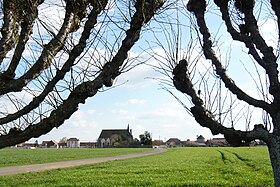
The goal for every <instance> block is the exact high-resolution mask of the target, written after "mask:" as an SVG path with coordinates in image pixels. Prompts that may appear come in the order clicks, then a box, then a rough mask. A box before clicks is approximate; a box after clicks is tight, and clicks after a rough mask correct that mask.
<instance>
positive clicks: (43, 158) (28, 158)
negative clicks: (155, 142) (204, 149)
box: [0, 148, 151, 167]
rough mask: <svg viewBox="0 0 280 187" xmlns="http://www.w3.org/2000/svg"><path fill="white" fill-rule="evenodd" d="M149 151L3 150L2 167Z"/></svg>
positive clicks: (0, 165) (0, 161) (0, 151)
mask: <svg viewBox="0 0 280 187" xmlns="http://www.w3.org/2000/svg"><path fill="white" fill-rule="evenodd" d="M149 150H151V149H144V148H143V149H139V148H135V149H132V148H115V149H101V148H94V149H78V148H77V149H1V150H0V167H5V166H18V165H27V164H39V163H46V162H57V161H66V160H76V159H84V158H97V157H105V156H116V155H121V154H129V153H135V152H143V151H149Z"/></svg>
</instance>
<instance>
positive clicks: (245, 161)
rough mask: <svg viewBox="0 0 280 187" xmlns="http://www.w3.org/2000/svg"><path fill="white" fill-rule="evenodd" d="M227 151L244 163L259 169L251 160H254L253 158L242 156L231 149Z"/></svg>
mask: <svg viewBox="0 0 280 187" xmlns="http://www.w3.org/2000/svg"><path fill="white" fill-rule="evenodd" d="M226 151H227V152H229V153H231V154H233V155H234V156H235V157H236V158H237V159H238V160H239V161H241V162H242V163H244V164H245V165H246V166H248V167H250V168H251V169H253V170H257V168H256V166H255V165H254V164H252V163H250V162H252V160H251V159H248V158H244V157H242V156H240V154H238V153H236V152H232V151H229V150H226Z"/></svg>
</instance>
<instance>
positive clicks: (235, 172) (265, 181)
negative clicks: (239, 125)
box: [0, 147, 273, 187]
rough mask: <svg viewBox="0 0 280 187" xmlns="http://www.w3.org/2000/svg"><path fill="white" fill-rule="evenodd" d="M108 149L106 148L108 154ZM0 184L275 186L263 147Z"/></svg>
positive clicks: (200, 151) (172, 155) (195, 151)
mask: <svg viewBox="0 0 280 187" xmlns="http://www.w3.org/2000/svg"><path fill="white" fill-rule="evenodd" d="M108 151H109V150H108ZM0 184H1V185H2V186H36V187H37V186H259V187H260V186H273V177H272V170H271V165H270V161H269V157H268V151H267V149H266V148H265V147H253V148H250V149H249V148H247V147H243V148H176V149H169V150H168V151H167V152H165V153H162V154H159V155H153V156H148V157H142V158H134V159H128V160H118V161H112V162H107V163H101V164H96V165H86V166H80V167H76V168H71V169H59V170H53V171H46V172H40V173H31V174H22V175H14V176H7V177H0Z"/></svg>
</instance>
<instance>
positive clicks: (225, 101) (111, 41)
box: [0, 0, 280, 186]
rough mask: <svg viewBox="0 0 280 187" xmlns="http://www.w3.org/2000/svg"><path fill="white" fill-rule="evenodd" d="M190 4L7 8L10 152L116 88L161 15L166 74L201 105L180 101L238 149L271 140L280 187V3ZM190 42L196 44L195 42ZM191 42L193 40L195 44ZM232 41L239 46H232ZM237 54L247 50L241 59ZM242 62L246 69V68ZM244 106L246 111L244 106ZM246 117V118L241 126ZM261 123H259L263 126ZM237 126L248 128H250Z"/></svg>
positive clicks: (1, 122)
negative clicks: (136, 48)
mask: <svg viewBox="0 0 280 187" xmlns="http://www.w3.org/2000/svg"><path fill="white" fill-rule="evenodd" d="M180 2H181V1H163V0H135V1H122V0H120V1H107V0H98V1H92V0H79V1H78V0H64V1H59V2H55V3H54V2H52V1H50V0H49V1H48V0H45V1H44V0H28V1H16V0H3V1H1V2H0V3H1V6H0V8H1V14H0V18H1V39H0V96H1V109H0V134H1V136H0V147H1V148H3V147H6V146H9V145H14V144H17V143H20V142H24V141H26V140H29V139H30V138H33V137H38V136H40V135H42V134H45V133H47V132H49V131H51V130H52V129H53V128H55V127H59V126H60V125H62V124H63V122H64V121H65V120H67V119H68V118H70V116H71V115H72V114H73V113H74V112H75V111H77V110H78V106H79V104H81V103H85V101H86V99H87V98H89V97H93V96H94V95H96V93H97V92H98V90H99V89H101V88H102V87H110V86H112V84H113V81H114V79H115V78H116V77H117V76H118V75H120V74H121V73H123V72H125V71H127V70H128V69H129V67H128V66H129V65H131V61H130V60H129V59H127V58H128V51H130V50H131V48H132V46H134V45H135V43H136V42H137V41H138V40H139V38H140V33H141V30H142V28H143V27H144V26H145V25H147V24H148V23H149V22H150V21H151V19H152V18H153V17H154V15H155V14H157V13H160V14H159V15H164V16H162V17H160V16H159V18H161V19H165V20H159V21H158V24H161V27H160V28H162V32H155V33H153V34H154V35H153V36H154V37H157V35H159V33H164V34H165V35H164V36H165V38H166V39H167V43H165V44H166V45H165V44H164V42H163V43H160V42H162V41H163V40H162V39H163V38H162V36H163V35H160V39H159V40H157V42H158V44H159V46H160V47H163V48H164V52H165V53H166V54H165V56H164V57H166V58H165V59H164V60H162V58H161V59H160V58H157V59H160V60H161V63H160V66H159V69H161V70H163V71H162V72H163V73H164V74H165V75H167V76H168V77H169V78H171V80H172V83H173V84H174V86H175V88H176V89H177V90H179V91H180V92H182V93H184V94H186V95H188V98H189V101H190V103H191V106H190V105H189V104H184V102H183V101H182V100H181V99H179V98H178V97H176V98H177V99H178V100H181V103H182V104H184V107H185V108H186V110H187V111H188V112H189V113H190V114H191V115H193V117H194V118H195V119H196V121H197V122H198V123H199V124H200V125H201V126H203V127H207V128H209V129H210V130H211V132H212V133H213V134H214V135H215V134H219V133H220V134H224V136H225V138H226V139H227V141H228V142H229V143H231V144H232V145H234V146H239V145H240V144H241V143H242V142H244V141H245V142H247V141H252V140H254V139H260V140H263V141H264V142H266V144H267V145H268V148H269V153H270V158H271V163H272V167H273V171H274V178H275V185H276V186H280V175H279V173H280V92H279V90H280V82H279V70H278V55H279V41H280V34H279V33H280V31H279V28H280V2H279V1H277V0H270V1H260V0H257V1H254V0H214V1H207V2H206V1H205V0H189V1H188V3H187V5H185V4H183V5H181V4H180ZM183 2H184V1H183ZM164 3H165V5H166V6H165V8H164V9H163V8H162V7H163V6H164ZM51 10H55V12H56V13H57V14H54V11H51ZM111 10H113V11H111ZM168 11H171V12H172V11H173V12H174V11H175V12H177V13H175V15H176V16H174V17H172V18H170V17H169V15H172V14H169V12H168ZM164 12H168V13H166V14H165V13H164ZM173 15H174V14H173ZM213 16H214V17H213ZM207 18H209V19H207ZM213 18H214V20H215V21H214V22H211V21H212V20H213ZM173 20H175V22H174V21H173ZM219 21H220V23H219V26H217V24H218V22H219ZM209 22H210V23H209ZM267 23H269V25H274V26H275V27H274V28H275V30H274V31H273V32H272V31H271V32H269V36H270V37H267V35H265V34H264V33H263V32H261V26H262V25H264V24H267ZM174 28H175V29H174ZM189 28H191V29H190V30H188V31H187V32H186V31H184V30H186V29H189ZM168 29H170V32H167V30H168ZM222 29H223V30H222ZM168 33H171V34H170V35H169V34H168ZM220 33H223V34H220ZM225 33H226V34H225ZM183 35H184V36H186V35H189V36H190V37H188V38H187V40H186V39H184V38H182V36H183ZM172 39H174V40H172ZM222 40H224V42H222ZM187 41H191V42H190V44H189V45H186V43H187ZM196 43H197V45H195V44H196ZM225 43H226V44H233V45H231V46H233V47H228V48H227V49H225V48H223V46H222V44H225ZM184 46H187V47H186V48H184ZM236 46H239V47H236ZM233 48H234V49H233ZM235 49H237V50H239V49H241V50H239V51H238V52H237V53H234V52H232V50H234V51H235ZM184 51H185V52H184ZM231 52H232V53H231ZM244 52H245V53H244ZM195 53H196V54H198V55H200V58H196V57H194V56H193V55H194V54H195ZM181 54H182V55H181ZM152 55H153V57H156V55H155V54H152ZM231 55H234V57H235V58H230V57H231ZM239 55H240V56H242V57H241V61H242V63H241V64H239V65H238V64H237V63H238V62H237V57H238V56H239ZM244 56H249V58H247V59H245V58H243V57H244ZM161 57H163V56H161ZM201 63H202V64H201ZM249 63H250V64H251V65H250V66H248V64H249ZM234 67H237V68H238V71H240V72H239V76H242V75H243V74H242V73H241V69H242V68H243V67H245V68H244V69H245V71H242V72H243V73H247V74H248V75H249V76H247V78H251V79H252V82H253V83H254V84H255V85H256V89H255V90H256V93H258V94H254V93H253V94H252V93H251V92H250V90H249V92H248V89H246V88H244V87H243V88H242V87H241V86H239V85H238V84H237V81H236V80H241V81H242V80H244V79H242V78H241V79H238V78H240V77H237V78H235V79H234V77H233V76H232V75H233V74H234V73H232V72H231V70H234V69H235V68H234ZM248 67H249V68H248ZM253 72H254V73H253ZM171 73H172V74H171ZM169 86H170V84H169ZM250 88H251V87H250ZM245 91H247V92H245ZM239 104H242V105H243V106H244V107H241V109H240V107H239V106H240V105H239ZM243 109H248V110H247V112H246V111H245V110H243ZM254 109H256V110H254ZM257 109H260V111H261V112H259V110H257ZM235 110H238V111H239V112H238V111H237V113H235ZM240 111H241V112H240ZM244 111H245V112H244ZM248 111H249V112H248ZM262 114H263V115H262ZM254 115H256V116H263V118H262V119H261V118H257V117H253V116H254ZM239 116H243V117H245V121H240V120H238V119H239ZM251 119H257V120H255V121H257V122H256V124H255V125H254V126H253V127H251V126H250V124H251V121H252V120H251ZM227 122H228V123H227ZM237 122H241V123H244V124H245V130H244V128H240V126H238V125H237ZM238 129H239V130H238Z"/></svg>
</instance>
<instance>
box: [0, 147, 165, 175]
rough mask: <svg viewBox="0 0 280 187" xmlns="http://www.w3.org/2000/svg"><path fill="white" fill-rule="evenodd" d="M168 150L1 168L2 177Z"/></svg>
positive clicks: (161, 150) (160, 150)
mask: <svg viewBox="0 0 280 187" xmlns="http://www.w3.org/2000/svg"><path fill="white" fill-rule="evenodd" d="M165 151H166V149H160V148H158V149H153V150H152V151H149V152H142V153H133V154H125V155H118V156H109V157H103V158H88V159H82V160H69V161H61V162H50V163H44V164H32V165H23V166H11V167H3V168H0V176H5V175H14V174H20V173H28V172H38V171H45V170H51V169H58V168H68V167H75V166H80V165H85V164H96V163H101V162H108V161H112V160H123V159H128V158H136V157H142V156H148V155H154V154H158V153H162V152H165Z"/></svg>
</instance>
